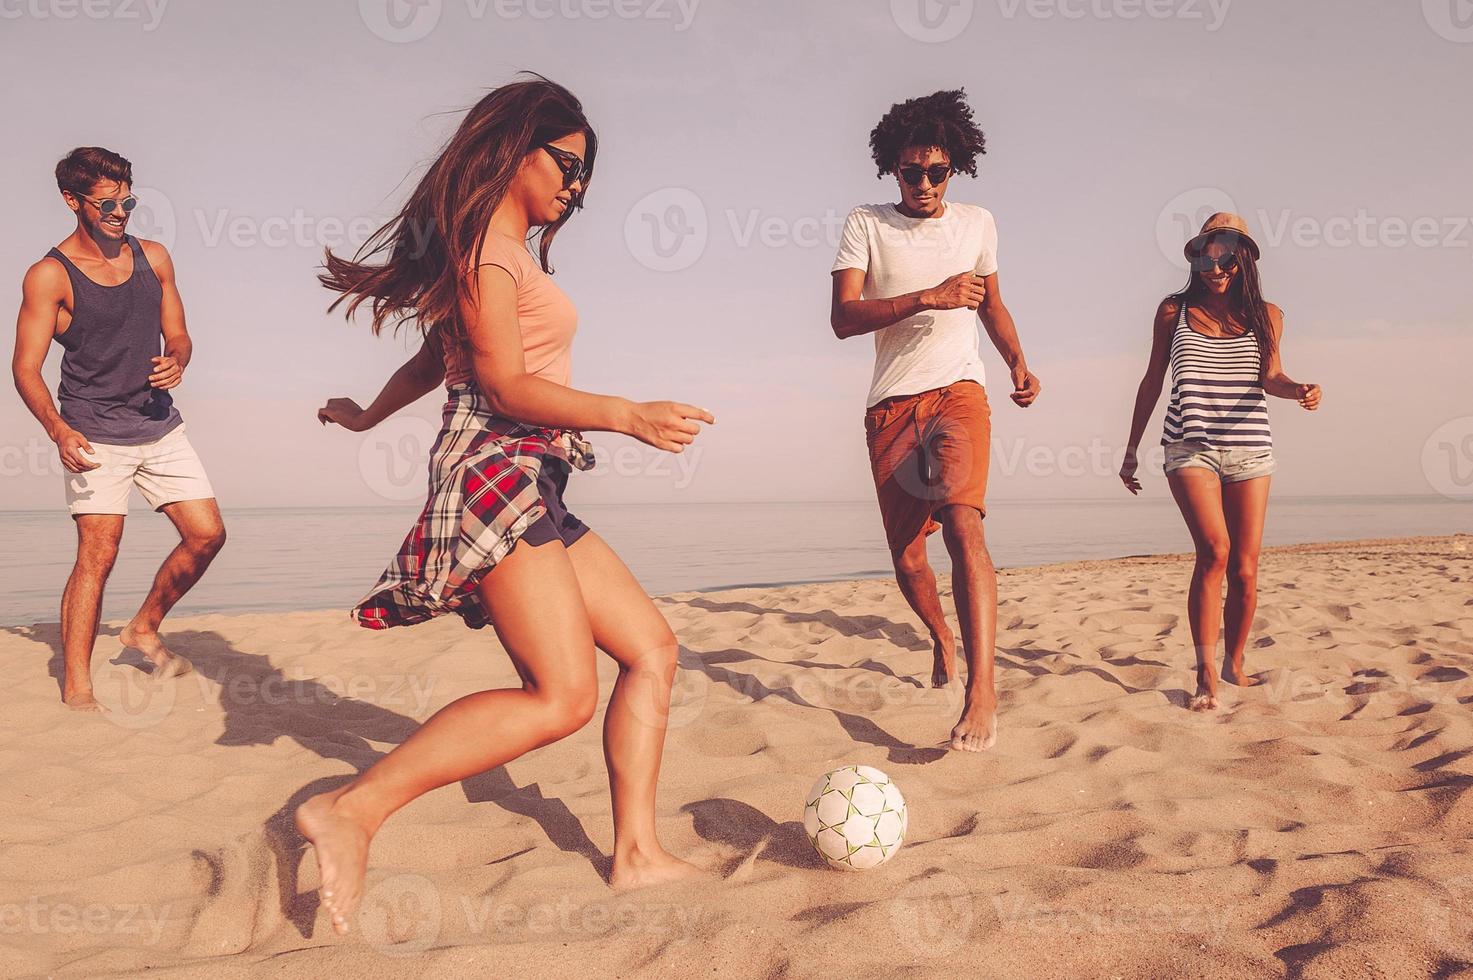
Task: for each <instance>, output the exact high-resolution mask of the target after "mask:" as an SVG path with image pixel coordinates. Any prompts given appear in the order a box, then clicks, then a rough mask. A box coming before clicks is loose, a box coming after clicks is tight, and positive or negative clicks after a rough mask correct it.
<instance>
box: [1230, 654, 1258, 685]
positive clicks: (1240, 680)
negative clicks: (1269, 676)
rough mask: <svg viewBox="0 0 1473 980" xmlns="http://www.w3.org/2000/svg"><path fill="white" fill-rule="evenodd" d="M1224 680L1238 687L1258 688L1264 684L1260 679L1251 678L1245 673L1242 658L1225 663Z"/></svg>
mask: <svg viewBox="0 0 1473 980" xmlns="http://www.w3.org/2000/svg"><path fill="white" fill-rule="evenodd" d="M1222 679H1223V680H1225V681H1227V682H1228V683H1229V684H1236V685H1237V686H1238V687H1257V686H1258V685H1259V684H1262V683H1263V682H1262V681H1260V680H1259V679H1258V678H1256V677H1250V676H1248V675H1247V674H1245V673H1243V658H1242V657H1239V658H1238V659H1236V660H1231V659H1229V660H1224V661H1223V664H1222Z"/></svg>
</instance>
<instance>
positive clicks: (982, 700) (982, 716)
mask: <svg viewBox="0 0 1473 980" xmlns="http://www.w3.org/2000/svg"><path fill="white" fill-rule="evenodd" d="M995 744H997V698H996V697H995V696H993V695H992V694H991V693H989V694H987V695H986V696H985V697H984V696H976V695H973V694H972V693H971V692H970V691H969V692H967V703H966V704H965V705H963V706H962V716H961V719H960V720H959V721H958V722H957V723H956V727H955V728H953V729H952V730H951V747H952V748H953V749H954V750H956V751H958V752H983V751H986V750H987V749H990V748H992V746H993V745H995Z"/></svg>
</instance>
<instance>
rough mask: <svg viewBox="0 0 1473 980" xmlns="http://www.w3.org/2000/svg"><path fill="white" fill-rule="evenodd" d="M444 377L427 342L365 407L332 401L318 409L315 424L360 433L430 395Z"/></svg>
mask: <svg viewBox="0 0 1473 980" xmlns="http://www.w3.org/2000/svg"><path fill="white" fill-rule="evenodd" d="M444 378H445V364H444V361H443V360H441V358H440V352H439V350H438V349H436V347H435V345H434V343H432V342H431V341H428V340H426V341H425V342H424V344H423V345H421V346H420V348H419V352H418V353H416V354H415V355H414V356H413V357H411V358H410V359H409V360H407V361H405V362H404V364H403V365H402V366H401V367H400V368H399V370H397V371H395V372H394V373H393V375H392V376H390V378H389V380H388V382H387V383H386V384H385V385H384V387H383V390H382V391H380V392H379V393H378V397H377V398H375V399H374V400H373V402H372V404H370V405H369V406H368V407H367V408H360V407H359V406H358V403H357V402H355V401H354V400H353V399H351V398H331V399H328V402H327V404H326V405H324V406H322V407H321V408H319V409H318V410H317V421H319V422H321V423H322V424H323V425H326V424H327V423H329V422H336V423H337V424H338V425H341V426H342V427H343V428H345V429H349V430H351V431H353V432H362V431H364V430H365V429H371V428H373V427H374V426H375V425H378V424H379V423H380V422H382V421H383V420H384V419H386V418H388V417H389V416H390V415H393V414H394V413H395V412H397V411H399V410H400V409H401V408H404V407H405V406H406V405H409V404H411V403H413V402H416V401H419V399H421V398H423V397H424V396H425V395H427V394H429V393H430V391H431V390H433V389H434V387H435V386H436V385H438V384H439V383H440V382H441V381H442V380H444Z"/></svg>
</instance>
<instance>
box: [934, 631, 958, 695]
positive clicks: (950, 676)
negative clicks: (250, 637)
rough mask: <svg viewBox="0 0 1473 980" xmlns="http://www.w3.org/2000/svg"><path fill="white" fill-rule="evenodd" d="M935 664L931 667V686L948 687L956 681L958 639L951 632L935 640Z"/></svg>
mask: <svg viewBox="0 0 1473 980" xmlns="http://www.w3.org/2000/svg"><path fill="white" fill-rule="evenodd" d="M935 644H936V649H935V657H936V660H935V662H934V663H933V664H932V665H931V686H932V687H946V686H947V685H949V684H950V683H951V682H952V681H954V680H956V637H954V636H952V634H951V631H950V630H947V631H946V633H945V634H943V635H941V636H938V637H936V639H935Z"/></svg>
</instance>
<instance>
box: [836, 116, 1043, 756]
mask: <svg viewBox="0 0 1473 980" xmlns="http://www.w3.org/2000/svg"><path fill="white" fill-rule="evenodd" d="M985 143H986V141H985V138H984V136H983V134H982V131H981V130H980V129H979V128H978V127H977V124H976V123H975V122H974V121H973V120H972V110H971V108H970V107H969V106H968V105H967V103H966V94H965V93H964V92H963V91H961V90H956V91H948V92H937V93H935V94H934V95H929V96H925V97H924V98H919V99H911V100H910V101H908V102H903V103H898V104H896V105H894V106H891V107H890V111H889V112H888V113H886V114H885V117H884V118H883V119H881V120H880V124H879V125H878V126H876V127H875V129H874V131H873V132H872V133H871V134H870V147H871V149H872V151H873V154H874V160H875V164H876V166H877V167H878V168H879V172H880V176H882V177H883V176H886V175H890V176H893V177H894V178H895V179H896V181H897V182H898V183H899V185H900V203H899V204H866V205H862V206H860V207H857V208H855V209H854V211H853V212H851V213H850V215H849V218H848V220H847V221H846V222H845V223H844V232H843V238H842V240H841V242H840V244H839V254H838V257H837V258H836V259H835V260H834V267H833V284H834V298H833V314H832V317H831V321H832V325H833V328H834V334H835V335H836V336H838V337H839V338H840V339H841V340H842V339H845V338H848V337H858V336H860V335H862V334H872V335H873V336H874V340H875V372H874V378H873V380H872V381H871V382H870V392H869V399H868V401H867V402H866V408H867V411H866V413H865V417H864V431H865V437H866V443H867V444H868V446H869V455H870V465H871V469H872V470H873V472H874V478H875V490H876V493H877V495H878V496H879V501H880V515H881V518H882V520H883V521H884V524H885V538H886V541H887V543H888V544H889V547H890V554H891V558H892V559H893V560H894V563H895V574H896V579H897V581H898V583H899V585H900V590H901V592H902V593H904V595H905V598H906V601H907V602H909V603H910V607H911V608H912V609H914V610H915V611H916V614H917V615H918V616H920V617H921V620H922V621H923V622H924V623H925V624H926V628H927V629H928V630H929V631H930V633H931V638H932V641H933V642H934V643H935V654H936V659H935V665H934V667H933V669H932V673H931V682H932V684H933V685H935V686H937V687H945V686H947V685H948V684H950V683H951V682H952V681H954V680H955V679H956V676H957V674H956V639H955V637H954V636H953V635H952V632H951V629H950V627H949V626H947V623H946V615H945V613H944V612H943V611H942V608H941V599H940V596H939V595H938V594H937V591H936V575H935V573H934V572H933V571H932V570H931V565H930V562H929V561H927V558H926V537H927V535H929V534H931V533H932V532H934V531H937V530H941V531H942V532H943V534H942V537H943V539H944V540H945V542H946V549H947V551H948V552H949V553H950V554H951V562H952V591H953V598H954V599H955V602H956V611H957V620H958V622H959V623H960V624H961V629H962V646H963V648H964V649H965V651H966V655H967V688H966V703H965V705H964V707H963V708H962V715H961V718H960V720H958V721H957V723H956V726H955V727H954V728H953V729H952V732H951V743H950V744H951V747H952V748H953V749H958V750H962V751H971V752H980V751H982V750H983V749H987V748H990V747H991V746H992V744H993V743H994V742H995V741H996V740H997V694H996V691H995V688H994V684H993V659H994V648H995V643H996V634H997V575H996V572H995V571H994V570H993V567H992V558H991V556H990V555H989V554H988V553H987V543H986V539H985V537H984V535H983V532H982V518H983V516H984V515H985V514H986V508H985V505H984V499H983V498H984V497H985V495H986V490H987V464H988V450H989V444H990V442H991V437H992V430H991V409H990V407H989V405H988V401H987V392H986V389H985V388H984V387H983V385H984V374H983V365H982V353H981V350H980V340H979V336H978V331H977V319H978V318H980V319H981V321H982V325H983V326H984V327H985V328H986V329H987V334H988V336H989V337H991V338H992V343H993V346H994V347H996V348H997V351H998V353H999V354H1001V355H1002V358H1003V360H1004V361H1005V362H1006V363H1007V365H1008V368H1009V370H1010V373H1011V380H1012V383H1013V392H1012V399H1013V401H1014V402H1015V403H1016V404H1017V405H1019V406H1021V407H1024V408H1026V407H1027V406H1029V405H1031V404H1033V401H1034V399H1036V398H1037V397H1038V393H1039V383H1038V379H1037V378H1036V377H1034V375H1033V374H1032V372H1030V371H1029V370H1028V366H1027V364H1026V362H1025V361H1024V358H1023V348H1022V346H1021V345H1020V344H1019V342H1018V334H1017V331H1016V329H1015V328H1014V326H1013V318H1012V316H1011V315H1010V314H1009V313H1008V310H1007V307H1006V306H1004V305H1003V302H1002V294H1001V293H1000V291H999V289H998V284H997V226H996V224H995V223H994V222H993V220H992V214H991V212H989V211H988V210H987V209H986V208H980V207H977V206H975V205H971V204H959V203H955V202H948V201H946V200H945V197H946V189H947V187H948V184H949V178H950V177H951V175H952V174H953V173H967V174H970V175H972V176H973V177H975V176H976V175H977V157H978V156H979V155H981V154H982V153H984V152H985ZM973 311H976V312H975V314H974V312H973Z"/></svg>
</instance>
